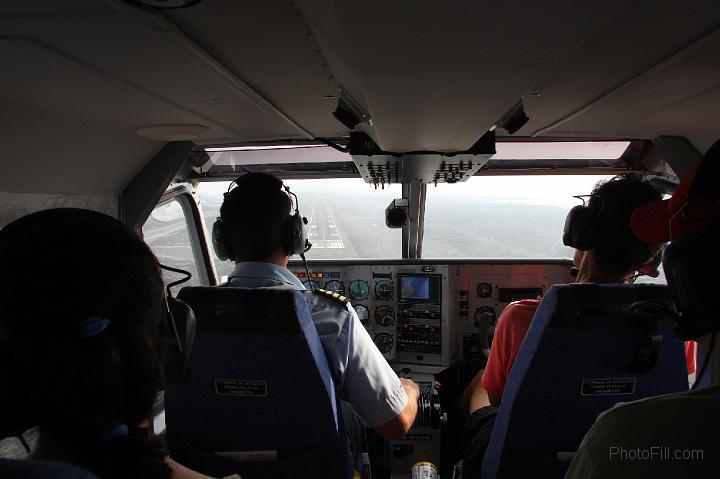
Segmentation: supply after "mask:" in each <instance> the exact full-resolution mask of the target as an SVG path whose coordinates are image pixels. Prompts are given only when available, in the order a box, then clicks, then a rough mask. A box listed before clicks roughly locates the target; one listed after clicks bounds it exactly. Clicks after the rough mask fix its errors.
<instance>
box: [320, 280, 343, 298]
mask: <svg viewBox="0 0 720 479" xmlns="http://www.w3.org/2000/svg"><path fill="white" fill-rule="evenodd" d="M323 289H325V290H327V291H332V292H333V293H337V294H339V295H345V285H344V284H342V281H338V280H336V279H334V280H332V281H328V282H327V283H325V287H324V288H323Z"/></svg>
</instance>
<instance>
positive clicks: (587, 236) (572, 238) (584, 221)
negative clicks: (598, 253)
mask: <svg viewBox="0 0 720 479" xmlns="http://www.w3.org/2000/svg"><path fill="white" fill-rule="evenodd" d="M575 198H578V199H580V200H582V202H583V204H581V205H577V206H575V207H573V208H572V209H571V210H570V211H569V212H568V214H567V217H565V226H564V228H563V244H564V245H565V246H570V247H571V248H575V249H577V250H580V251H589V250H591V249H593V248H594V247H595V242H596V240H597V238H598V235H597V233H598V217H599V216H600V215H601V214H602V212H603V209H604V202H603V198H602V196H600V195H578V196H575ZM585 198H590V201H588V202H587V204H586V202H585Z"/></svg>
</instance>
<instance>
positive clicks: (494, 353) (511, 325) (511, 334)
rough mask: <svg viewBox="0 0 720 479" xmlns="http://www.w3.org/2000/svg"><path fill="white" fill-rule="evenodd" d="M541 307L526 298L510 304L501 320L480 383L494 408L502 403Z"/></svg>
mask: <svg viewBox="0 0 720 479" xmlns="http://www.w3.org/2000/svg"><path fill="white" fill-rule="evenodd" d="M539 304H540V300H539V299H524V300H522V301H516V302H514V303H510V304H508V305H507V307H506V308H505V310H504V311H503V312H502V314H501V315H500V318H499V319H498V322H497V326H496V327H495V337H494V338H493V342H492V347H491V348H490V357H489V358H488V362H487V366H486V367H485V371H484V372H483V375H482V379H481V380H480V384H482V387H483V388H485V390H486V391H487V392H488V396H490V402H492V403H493V404H494V405H497V404H499V402H500V398H501V397H502V393H503V389H505V381H507V378H508V376H509V375H510V368H512V365H513V363H514V362H515V357H516V356H517V353H518V351H519V350H520V345H521V344H522V342H523V339H525V334H526V333H527V330H528V328H530V323H531V322H532V318H533V315H534V314H535V310H536V309H537V307H538V305H539ZM496 401H497V404H496Z"/></svg>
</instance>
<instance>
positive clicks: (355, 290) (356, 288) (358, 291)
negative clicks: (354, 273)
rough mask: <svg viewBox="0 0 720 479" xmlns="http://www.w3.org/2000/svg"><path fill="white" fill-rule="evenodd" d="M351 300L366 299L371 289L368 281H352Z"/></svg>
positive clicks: (350, 287) (350, 286)
mask: <svg viewBox="0 0 720 479" xmlns="http://www.w3.org/2000/svg"><path fill="white" fill-rule="evenodd" d="M349 289H350V299H366V298H367V297H368V293H369V291H370V289H369V288H368V284H367V281H362V280H360V279H356V280H354V281H350V285H349Z"/></svg>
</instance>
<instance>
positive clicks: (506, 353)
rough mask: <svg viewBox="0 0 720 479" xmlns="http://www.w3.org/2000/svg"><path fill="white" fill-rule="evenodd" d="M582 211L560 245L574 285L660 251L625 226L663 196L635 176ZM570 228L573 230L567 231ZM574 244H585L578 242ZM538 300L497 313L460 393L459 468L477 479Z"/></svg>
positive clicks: (613, 182)
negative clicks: (568, 249)
mask: <svg viewBox="0 0 720 479" xmlns="http://www.w3.org/2000/svg"><path fill="white" fill-rule="evenodd" d="M588 197H589V200H588V202H587V208H585V209H584V211H583V212H582V213H583V214H585V215H586V217H587V219H586V220H585V221H584V222H583V223H584V226H585V227H584V228H583V230H582V231H576V230H577V228H575V226H577V225H576V224H573V225H570V224H569V223H570V220H571V216H572V212H571V213H570V214H569V215H568V220H566V225H565V229H566V231H565V235H564V238H563V241H564V242H565V244H568V245H570V246H575V247H576V248H577V249H576V250H575V255H574V258H573V263H574V265H575V267H576V268H577V269H578V271H577V279H576V281H577V282H578V283H625V282H628V281H629V280H630V278H631V277H632V276H633V275H634V274H635V273H636V272H637V271H638V269H640V268H641V267H642V266H643V265H645V264H646V263H648V262H650V261H651V260H653V258H655V257H656V256H657V255H658V254H659V252H660V248H661V246H660V245H657V244H656V245H651V244H647V243H643V242H642V241H640V240H638V239H637V238H636V237H635V236H634V235H633V233H632V230H631V228H630V218H631V216H632V214H633V211H634V210H635V208H637V207H638V206H640V205H641V204H644V203H647V202H650V201H657V200H661V199H662V196H661V195H660V193H658V192H657V191H656V190H655V189H653V188H652V187H651V186H650V185H648V184H647V183H644V182H643V181H642V180H641V179H640V178H639V177H637V176H634V175H620V176H616V177H614V178H612V179H610V180H608V181H606V182H601V183H598V184H597V185H596V186H595V188H593V190H592V192H591V193H590V195H588ZM569 228H570V229H571V230H572V231H569ZM577 243H581V244H582V243H585V244H586V246H583V247H582V249H580V248H581V245H579V244H577ZM539 304H540V299H539V298H538V299H526V300H522V301H517V302H514V303H511V304H509V305H508V306H507V307H506V308H505V310H504V311H503V312H502V314H501V315H500V318H499V319H498V323H497V327H496V329H495V336H494V339H493V342H492V347H491V349H490V356H489V357H488V361H487V365H486V367H485V369H484V370H481V371H479V372H478V373H477V374H476V375H475V377H474V378H473V379H472V381H471V382H470V385H469V386H468V388H467V389H466V391H465V395H464V397H463V405H462V407H463V409H464V410H465V411H466V412H467V413H469V414H470V416H469V418H468V419H467V421H466V422H465V426H464V431H463V437H462V438H461V442H463V443H464V449H465V450H466V451H467V452H466V455H465V465H464V469H465V471H466V472H468V477H476V476H475V474H477V475H478V476H477V477H479V467H480V463H481V462H482V457H483V455H484V452H485V447H486V446H487V443H488V442H489V440H490V434H491V432H492V427H493V425H494V421H495V415H496V413H497V407H498V406H499V405H500V402H501V400H502V395H503V390H504V388H505V382H506V381H507V378H508V376H509V374H510V370H511V368H512V366H513V363H514V361H515V358H516V356H517V354H518V351H519V350H520V346H521V345H522V342H523V339H524V338H525V335H526V334H527V331H528V329H529V327H530V323H531V321H532V319H533V315H534V314H535V310H536V309H537V307H538V306H539Z"/></svg>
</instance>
